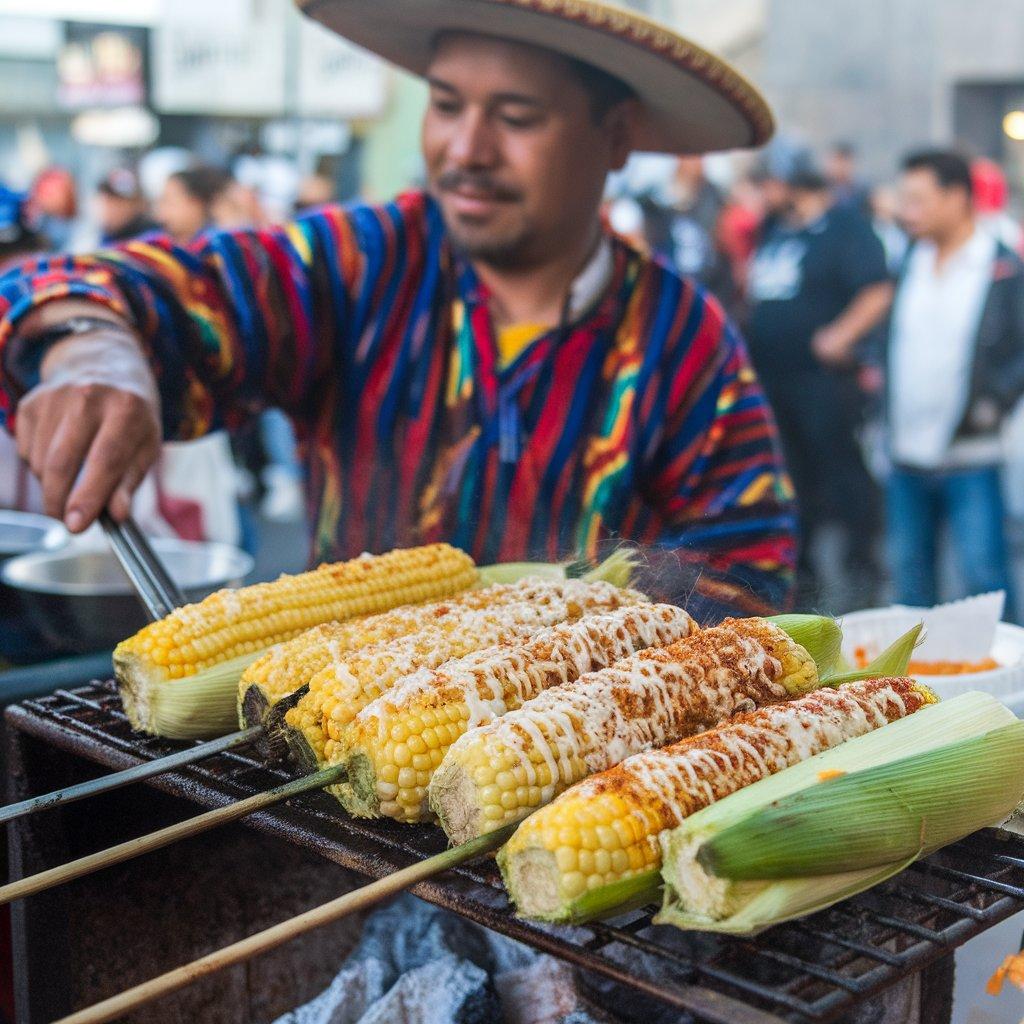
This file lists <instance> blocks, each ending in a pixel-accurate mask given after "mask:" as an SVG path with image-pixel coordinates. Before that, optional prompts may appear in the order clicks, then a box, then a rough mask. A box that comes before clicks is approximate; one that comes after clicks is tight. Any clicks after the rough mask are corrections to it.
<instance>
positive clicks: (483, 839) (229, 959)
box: [54, 822, 519, 1024]
mask: <svg viewBox="0 0 1024 1024" xmlns="http://www.w3.org/2000/svg"><path fill="white" fill-rule="evenodd" d="M518 825H519V822H512V823H510V824H508V825H505V826H503V827H502V828H500V829H498V830H497V831H495V832H488V833H487V834H486V835H483V836H479V837H478V838H476V839H471V840H470V841H469V842H468V843H463V844H462V845H461V846H456V847H453V848H452V849H450V850H445V851H444V852H443V853H438V854H436V855H435V856H433V857H428V858H427V859H426V860H422V861H420V862H419V863H417V864H412V865H410V866H409V867H407V868H402V870H400V871H396V872H394V873H393V874H391V875H388V876H387V877H386V878H381V879H378V880H377V881H376V882H371V883H370V884H369V885H365V886H363V887H362V888H361V889H356V890H354V891H353V892H349V893H345V895H344V896H339V897H338V898H337V899H334V900H331V901H330V902H329V903H325V904H323V905H322V906H320V907H315V908H314V909H313V910H307V911H306V912H305V913H304V914H299V915H298V916H297V917H293V918H291V919H290V920H288V921H283V922H282V923H281V924H276V925H274V926H273V927H271V928H267V929H265V930H264V931H261V932H257V933H256V934H255V935H250V936H249V938H247V939H242V940H241V941H239V942H235V943H233V944H232V945H230V946H225V947H224V948H223V949H219V950H217V951H216V952H213V953H209V954H207V955H206V956H203V957H200V958H199V959H198V960H193V961H192V962H191V963H188V964H185V965H183V966H182V967H177V968H175V969H174V970H172V971H168V972H167V973H166V974H161V975H160V976H159V977H157V978H152V979H151V980H150V981H146V982H143V983H142V984H141V985H136V986H135V987H134V988H130V989H127V990H126V991H124V992H121V993H120V994H118V995H116V996H111V997H110V998H109V999H104V1000H103V1001H102V1002H99V1003H96V1004H95V1005H94V1006H89V1007H86V1008H85V1009H84V1010H79V1011H78V1012H77V1013H72V1014H71V1015H70V1016H68V1017H62V1018H61V1019H60V1020H58V1021H55V1022H54V1024H103V1022H104V1021H110V1020H115V1019H116V1018H119V1017H121V1016H123V1015H124V1014H126V1013H128V1012H130V1011H131V1010H134V1009H136V1008H137V1007H139V1006H143V1005H144V1004H146V1003H148V1002H150V1001H151V1000H153V999H156V998H158V997H159V996H163V995H167V994H168V993H169V992H175V991H177V990H178V989H179V988H184V987H185V986H186V985H190V984H191V983H192V982H193V981H197V980H198V979H199V978H203V977H205V976H206V975H208V974H213V973H214V972H216V971H219V970H222V969H223V968H225V967H231V966H232V965H233V964H237V963H241V962H242V961H244V960H248V959H250V958H251V957H254V956H257V955H259V954H260V953H265V952H267V951H268V950H271V949H274V948H276V947H277V946H280V945H282V944H283V943H285V942H288V941H289V940H290V939H293V938H295V937H296V936H298V935H301V934H303V933H304V932H308V931H311V930H312V929H314V928H319V927H320V926H321V925H325V924H330V923H331V922H332V921H337V920H338V919H339V918H341V917H345V916H346V915H347V914H352V913H355V912H356V911H359V910H364V909H365V908H367V907H370V906H372V905H373V904H375V903H379V902H380V901H381V900H385V899H387V898H388V897H390V896H394V895H397V894H398V893H399V892H401V891H403V890H404V889H408V888H409V887H410V886H413V885H416V884H417V883H419V882H423V881H426V880H427V879H428V878H432V877H433V876H434V875H438V874H440V873H441V872H443V871H447V870H448V869H449V868H453V867H456V866H457V865H459V864H463V863H465V862H466V861H470V860H475V859H476V858H477V857H481V856H483V855H484V854H488V853H491V852H493V851H494V850H496V849H497V848H498V847H499V846H501V845H502V844H503V843H504V842H505V840H506V839H508V837H509V836H510V835H512V833H513V832H514V831H515V829H516V828H517V827H518Z"/></svg>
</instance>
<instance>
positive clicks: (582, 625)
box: [356, 604, 695, 769]
mask: <svg viewBox="0 0 1024 1024" xmlns="http://www.w3.org/2000/svg"><path fill="white" fill-rule="evenodd" d="M694 628H695V626H694V623H693V620H692V619H691V618H690V616H689V615H688V614H687V613H686V612H685V611H683V610H682V609H680V608H676V607H674V606H673V605H652V604H640V605H636V606H633V607H626V608H618V609H615V610H613V611H610V612H602V613H596V614H590V615H585V616H584V617H583V618H581V619H579V620H578V621H576V622H573V623H560V624H558V625H556V626H551V627H548V628H545V629H541V630H539V631H537V632H535V633H533V634H532V635H530V636H528V637H525V638H523V639H522V640H520V641H519V642H518V643H510V644H506V645H504V646H497V647H490V648H487V649H484V650H480V651H474V652H473V653H472V654H469V655H467V656H466V657H463V658H459V659H456V660H452V661H448V662H446V663H445V664H443V665H441V666H440V667H439V668H437V669H436V670H434V671H432V672H417V673H416V674H414V675H409V676H406V677H405V678H404V679H403V680H402V681H401V682H400V683H399V684H398V685H397V686H396V687H393V688H391V689H390V690H389V692H388V693H387V694H386V696H384V697H382V698H381V699H380V700H379V701H377V702H374V703H373V704H371V705H368V706H367V707H365V708H364V709H363V710H362V711H361V712H360V713H359V715H358V717H357V724H356V728H366V729H370V728H373V723H374V722H375V723H376V733H377V736H378V739H379V740H383V739H384V734H385V732H386V731H387V729H388V728H389V721H390V720H392V719H393V716H394V715H396V714H399V713H401V711H402V709H403V708H407V707H409V706H411V705H414V704H416V703H417V702H419V701H420V700H421V699H422V698H424V697H429V696H431V695H432V694H435V693H438V694H440V693H443V694H444V702H445V703H454V702H457V701H464V702H465V703H466V705H467V707H468V708H469V722H468V723H467V725H468V727H470V728H472V727H475V726H478V725H482V724H484V723H486V722H490V721H492V720H493V719H495V718H496V717H497V716H498V715H501V714H504V713H505V712H506V711H508V710H510V709H513V708H518V707H520V706H521V705H522V704H523V703H524V702H526V701H527V700H529V699H531V698H532V697H535V696H536V695H537V694H538V693H540V692H541V691H543V690H544V689H547V688H548V687H550V686H552V685H558V684H560V683H565V682H567V681H569V680H574V679H577V678H579V676H581V675H583V674H584V673H585V672H590V671H594V670H595V669H599V668H602V667H604V666H606V665H610V664H612V663H614V662H616V661H619V660H621V659H622V658H624V657H626V656H628V655H630V654H633V653H635V652H636V651H638V650H642V649H643V648H646V647H652V646H662V645H664V644H668V643H672V642H674V641H676V640H679V639H681V638H682V637H684V636H687V635H688V634H689V633H690V632H691V631H692V630H693V629H694ZM531 769H532V766H531Z"/></svg>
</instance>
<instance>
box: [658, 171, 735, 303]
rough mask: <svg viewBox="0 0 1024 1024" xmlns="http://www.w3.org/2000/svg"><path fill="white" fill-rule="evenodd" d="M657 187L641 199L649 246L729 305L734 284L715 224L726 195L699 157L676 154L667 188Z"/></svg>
mask: <svg viewBox="0 0 1024 1024" xmlns="http://www.w3.org/2000/svg"><path fill="white" fill-rule="evenodd" d="M659 192H665V193H667V194H665V195H664V196H650V197H645V198H644V199H643V200H641V204H640V205H641V209H642V211H643V217H644V236H645V237H646V239H647V242H648V244H649V245H650V246H651V249H653V250H654V252H656V253H657V254H658V255H659V256H662V257H664V258H665V259H666V260H668V261H669V264H670V265H671V266H674V267H675V268H676V270H677V271H678V272H679V274H680V276H682V277H685V278H688V279H690V280H693V281H696V282H697V283H698V284H700V285H702V286H703V287H705V288H707V289H708V290H709V291H711V292H712V294H714V296H715V297H716V298H717V299H718V300H719V302H721V303H722V304H723V305H724V306H725V308H726V309H728V310H732V308H733V305H734V302H733V300H734V298H735V288H734V287H733V279H732V271H731V267H730V265H729V260H728V257H727V256H726V254H725V252H724V251H723V250H722V246H721V242H720V239H719V230H718V229H719V220H720V218H721V216H722V210H723V208H724V206H725V197H724V196H723V195H722V193H721V192H720V191H719V189H718V188H717V187H716V186H715V185H714V184H713V183H712V182H711V181H709V180H708V178H707V177H706V175H705V174H704V162H703V160H702V159H701V158H700V157H699V156H685V157H680V158H679V160H678V161H677V163H676V167H675V172H674V174H673V176H672V180H671V182H669V185H668V188H667V189H659Z"/></svg>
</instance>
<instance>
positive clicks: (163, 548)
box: [0, 538, 255, 597]
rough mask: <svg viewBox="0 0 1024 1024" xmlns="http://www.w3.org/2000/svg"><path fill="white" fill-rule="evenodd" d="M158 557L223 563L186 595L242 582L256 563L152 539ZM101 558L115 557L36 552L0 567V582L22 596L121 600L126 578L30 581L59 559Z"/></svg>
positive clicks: (88, 550)
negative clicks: (36, 570) (188, 555)
mask: <svg viewBox="0 0 1024 1024" xmlns="http://www.w3.org/2000/svg"><path fill="white" fill-rule="evenodd" d="M151 543H152V545H153V547H154V549H155V550H156V552H157V554H170V553H172V552H174V551H185V552H187V551H201V552H202V553H204V554H205V555H206V557H207V558H209V559H212V558H214V557H215V556H220V558H222V559H223V560H224V562H225V571H223V572H220V573H218V574H217V576H216V578H213V577H210V578H208V579H205V580H196V581H192V582H189V583H188V584H187V586H185V588H184V589H185V590H186V591H193V590H195V591H209V590H210V589H211V588H212V587H216V586H217V585H218V584H227V583H228V582H230V581H231V580H241V579H244V578H245V577H246V576H248V575H249V573H250V572H252V570H253V566H254V565H255V561H254V559H253V558H252V556H251V555H249V554H247V553H246V552H245V551H243V550H242V549H241V548H236V547H234V546H232V545H231V544H222V543H220V542H217V541H187V540H177V539H175V538H155V539H153V540H152V541H151ZM96 554H99V555H104V556H109V557H110V558H111V559H113V558H114V554H113V552H112V551H110V549H109V548H106V547H71V548H66V549H63V548H62V549H57V550H55V551H36V552H32V553H31V554H27V555H18V556H17V557H16V558H12V559H10V561H8V562H6V563H4V565H2V566H0V580H2V581H3V583H4V584H6V585H7V586H8V587H11V588H12V589H14V590H18V591H21V592H28V593H35V594H54V595H57V596H60V597H106V596H110V597H121V596H124V595H130V594H132V593H133V590H132V587H131V583H129V581H128V580H127V578H125V580H124V581H123V582H119V583H113V584H100V583H86V582H73V581H56V580H39V579H33V578H32V576H31V569H32V568H33V567H34V566H37V565H40V564H45V563H47V562H54V561H59V560H61V559H69V560H70V559H74V558H77V557H79V556H81V555H96Z"/></svg>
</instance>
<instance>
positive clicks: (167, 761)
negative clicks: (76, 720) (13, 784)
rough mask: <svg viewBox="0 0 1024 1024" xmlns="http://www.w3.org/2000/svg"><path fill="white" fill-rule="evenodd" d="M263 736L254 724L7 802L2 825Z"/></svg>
mask: <svg viewBox="0 0 1024 1024" xmlns="http://www.w3.org/2000/svg"><path fill="white" fill-rule="evenodd" d="M262 735H263V726H262V725H254V726H252V727H251V728H249V729H242V730H241V731H240V732H234V733H231V734H230V735H229V736H221V737H219V738H218V739H215V740H210V741H209V742H207V743H200V744H199V745H198V746H195V747H188V748H186V749H185V750H179V751H178V752H177V753H175V754H168V755H167V756H166V757H159V758H157V759H156V760H153V761H144V762H143V763H142V764H137V765H135V767H134V768H125V769H124V770H123V771H119V772H113V773H112V774H110V775H104V776H101V777H100V778H98V779H90V780H89V781H88V782H80V783H78V784H77V785H74V786H66V787H65V788H64V789H57V790H54V791H53V792H52V793H42V794H40V795H39V796H33V797H29V799H27V800H21V801H20V802H18V803H16V804H7V806H6V807H0V825H3V824H5V823H6V822H8V821H13V820H14V819H15V818H20V817H22V816H24V815H26V814H32V813H34V812H35V811H44V810H46V809H47V808H48V807H63V806H64V804H70V803H73V802H74V801H75V800H84V799H85V798H86V797H87V796H96V795H97V794H99V793H108V792H110V790H112V789H120V788H121V786H128V785H130V784H131V783H133V782H142V781H143V780H144V779H151V778H152V777H153V776H154V775H161V774H162V773H163V772H168V771H171V770H172V769H174V768H181V767H183V766H184V765H189V764H192V763H193V762H194V761H200V760H202V759H203V758H204V757H212V756H213V755H214V754H220V753H223V752H224V751H225V750H233V749H234V748H235V747H243V746H246V745H247V744H249V743H253V742H255V741H256V740H257V739H259V738H260V736H262Z"/></svg>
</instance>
